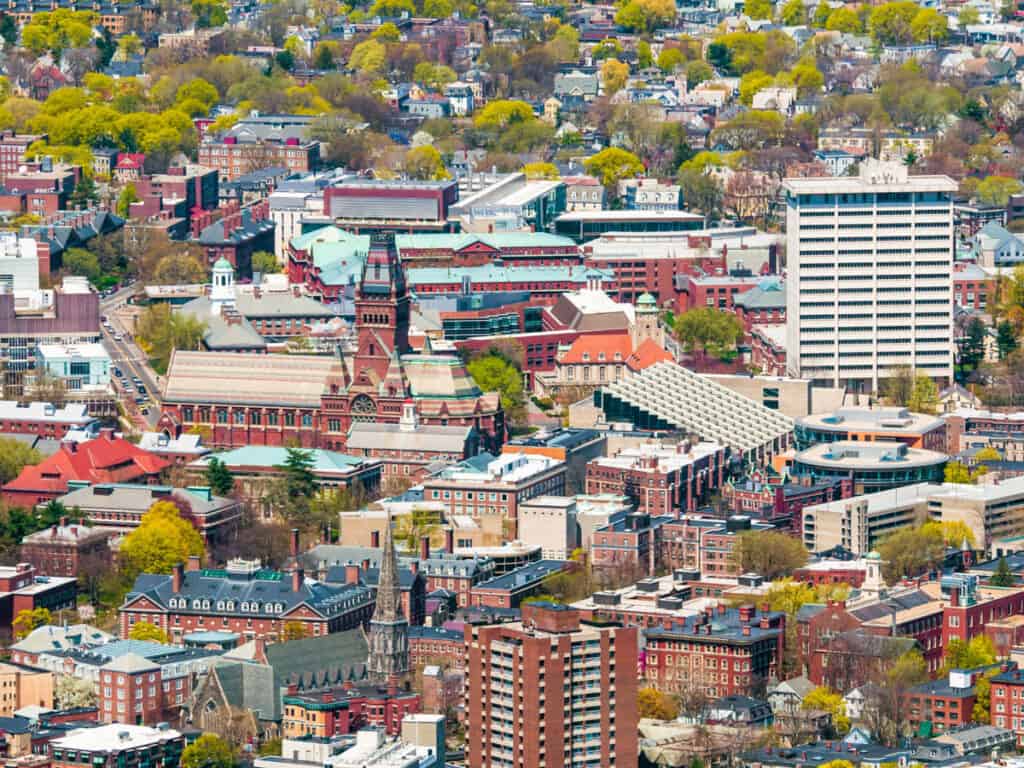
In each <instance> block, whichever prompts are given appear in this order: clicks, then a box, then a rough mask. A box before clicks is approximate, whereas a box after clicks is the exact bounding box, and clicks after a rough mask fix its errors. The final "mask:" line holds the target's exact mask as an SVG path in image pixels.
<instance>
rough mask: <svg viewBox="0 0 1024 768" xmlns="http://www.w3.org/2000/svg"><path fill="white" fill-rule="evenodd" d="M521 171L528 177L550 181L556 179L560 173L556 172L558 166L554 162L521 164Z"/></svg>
mask: <svg viewBox="0 0 1024 768" xmlns="http://www.w3.org/2000/svg"><path fill="white" fill-rule="evenodd" d="M523 173H525V174H526V178H528V179H548V180H551V181H554V180H557V179H558V178H559V177H560V175H561V174H559V172H558V166H557V165H555V164H554V163H541V162H537V163H527V164H526V165H524V166H523Z"/></svg>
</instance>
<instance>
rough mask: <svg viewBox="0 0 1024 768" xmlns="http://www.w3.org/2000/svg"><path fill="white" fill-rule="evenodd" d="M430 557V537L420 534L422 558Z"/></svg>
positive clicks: (427, 558)
mask: <svg viewBox="0 0 1024 768" xmlns="http://www.w3.org/2000/svg"><path fill="white" fill-rule="evenodd" d="M429 559H430V537H429V536H420V560H429Z"/></svg>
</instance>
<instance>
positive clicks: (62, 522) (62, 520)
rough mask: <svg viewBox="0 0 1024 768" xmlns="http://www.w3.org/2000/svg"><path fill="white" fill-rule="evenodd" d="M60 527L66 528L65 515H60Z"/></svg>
mask: <svg viewBox="0 0 1024 768" xmlns="http://www.w3.org/2000/svg"><path fill="white" fill-rule="evenodd" d="M60 527H61V528H67V527H68V518H67V515H64V516H63V517H61V519H60Z"/></svg>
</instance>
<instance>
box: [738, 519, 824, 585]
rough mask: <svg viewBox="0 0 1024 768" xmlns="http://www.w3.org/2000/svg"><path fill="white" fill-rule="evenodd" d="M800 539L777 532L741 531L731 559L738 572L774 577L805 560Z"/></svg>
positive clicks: (805, 554) (767, 577) (790, 570)
mask: <svg viewBox="0 0 1024 768" xmlns="http://www.w3.org/2000/svg"><path fill="white" fill-rule="evenodd" d="M807 556H808V555H807V550H806V549H805V548H804V545H803V544H802V543H801V542H800V540H799V539H797V538H794V537H793V536H790V535H788V534H785V533H779V532H777V531H743V532H742V533H741V534H740V535H739V536H738V537H737V538H736V544H735V545H734V546H733V551H732V560H733V562H734V563H735V564H736V565H737V566H738V567H739V569H740V571H741V572H748V571H749V572H752V573H758V574H760V575H761V576H763V577H764V578H766V579H769V580H774V579H776V578H778V577H780V576H785V575H787V574H790V573H792V572H793V571H795V570H796V569H797V568H800V567H801V566H803V565H804V564H805V563H806V562H807Z"/></svg>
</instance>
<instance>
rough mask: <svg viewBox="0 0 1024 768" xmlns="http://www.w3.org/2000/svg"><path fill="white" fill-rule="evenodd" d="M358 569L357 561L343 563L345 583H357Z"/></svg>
mask: <svg viewBox="0 0 1024 768" xmlns="http://www.w3.org/2000/svg"><path fill="white" fill-rule="evenodd" d="M360 573H361V572H360V569H359V564H358V563H346V564H345V583H346V584H358V583H359V576H360Z"/></svg>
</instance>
